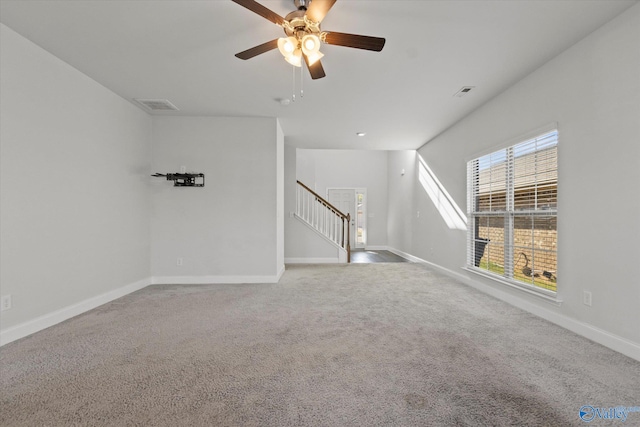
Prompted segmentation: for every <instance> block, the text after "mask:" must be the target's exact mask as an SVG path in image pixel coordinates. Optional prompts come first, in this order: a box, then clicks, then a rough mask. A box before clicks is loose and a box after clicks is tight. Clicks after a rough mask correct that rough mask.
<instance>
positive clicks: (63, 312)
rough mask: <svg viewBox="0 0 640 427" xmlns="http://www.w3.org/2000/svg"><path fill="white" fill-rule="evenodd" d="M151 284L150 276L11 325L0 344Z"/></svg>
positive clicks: (3, 332)
mask: <svg viewBox="0 0 640 427" xmlns="http://www.w3.org/2000/svg"><path fill="white" fill-rule="evenodd" d="M150 284H151V278H146V279H142V280H139V281H137V282H134V283H131V284H128V285H125V286H122V287H121V288H118V289H114V290H112V291H109V292H106V293H104V294H101V295H97V296H95V297H92V298H89V299H86V300H84V301H80V302H78V303H76V304H72V305H70V306H68V307H64V308H61V309H59V310H56V311H54V312H52V313H48V314H45V315H43V316H40V317H36V318H35V319H32V320H28V321H26V322H24V323H21V324H19V325H16V326H12V327H10V328H7V329H5V330H2V331H0V346H3V345H5V344H8V343H10V342H12V341H15V340H18V339H20V338H24V337H26V336H28V335H31V334H34V333H36V332H39V331H41V330H43V329H46V328H48V327H51V326H53V325H56V324H58V323H60V322H64V321H65V320H68V319H71V318H72V317H75V316H77V315H79V314H82V313H85V312H87V311H89V310H93V309H94V308H96V307H99V306H101V305H103V304H106V303H108V302H111V301H113V300H116V299H118V298H122V297H123V296H125V295H128V294H130V293H132V292H135V291H138V290H140V289H142V288H145V287H147V286H149V285H150Z"/></svg>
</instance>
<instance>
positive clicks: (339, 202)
mask: <svg viewBox="0 0 640 427" xmlns="http://www.w3.org/2000/svg"><path fill="white" fill-rule="evenodd" d="M327 196H328V200H329V203H331V204H332V205H333V206H335V207H336V208H338V210H339V211H340V212H342V213H343V214H345V215H346V214H350V215H351V223H350V224H349V233H350V236H351V247H355V244H354V242H355V241H356V239H355V223H356V222H355V221H356V217H355V213H356V190H355V189H354V188H331V189H329V190H328V194H327Z"/></svg>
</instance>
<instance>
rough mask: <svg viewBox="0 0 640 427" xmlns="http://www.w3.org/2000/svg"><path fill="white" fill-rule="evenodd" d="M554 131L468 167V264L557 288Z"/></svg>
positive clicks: (528, 283) (518, 280) (533, 284)
mask: <svg viewBox="0 0 640 427" xmlns="http://www.w3.org/2000/svg"><path fill="white" fill-rule="evenodd" d="M557 208H558V132H557V130H553V131H550V132H547V133H544V134H543V135H540V136H538V137H536V138H532V139H528V140H526V141H523V142H521V143H518V144H516V145H513V146H511V147H507V148H505V149H503V150H499V151H495V152H493V153H491V154H487V155H485V156H482V157H479V158H477V159H474V160H472V161H470V162H469V163H468V164H467V210H468V218H469V223H468V228H467V233H468V239H467V242H468V245H467V266H468V267H469V268H475V269H481V270H484V271H485V272H487V273H490V274H494V275H497V276H500V277H501V278H504V279H507V280H509V281H513V282H514V283H516V284H519V285H526V286H528V287H532V288H534V289H545V290H547V291H552V292H555V291H556V290H557V288H556V286H557V283H556V281H557Z"/></svg>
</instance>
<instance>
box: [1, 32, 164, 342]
mask: <svg viewBox="0 0 640 427" xmlns="http://www.w3.org/2000/svg"><path fill="white" fill-rule="evenodd" d="M0 30H1V37H0V42H1V48H0V55H1V57H0V92H1V93H2V103H1V104H0V105H1V111H0V116H1V117H2V125H1V126H0V143H1V146H0V147H1V148H0V151H1V156H0V157H1V166H0V171H1V174H2V175H1V179H0V184H1V190H0V195H1V196H0V197H1V199H0V212H1V218H0V227H1V234H2V239H1V245H2V246H1V248H0V256H1V261H0V264H1V265H2V269H1V272H0V274H1V275H0V278H1V279H0V283H1V286H0V287H1V292H2V295H12V300H13V308H12V309H10V310H7V311H4V312H2V314H1V323H2V331H7V330H9V329H11V328H12V327H14V326H16V325H18V324H23V323H24V322H28V321H34V319H38V318H40V317H42V316H47V315H51V313H57V312H58V311H59V310H62V309H65V308H68V307H74V306H75V305H77V304H79V303H81V302H83V301H86V300H87V299H91V298H95V297H96V296H99V295H103V294H108V293H110V292H114V291H117V290H118V289H121V288H122V287H126V286H129V285H132V284H135V283H136V282H138V281H140V280H143V279H148V277H149V254H150V235H149V214H150V197H149V188H148V186H149V173H150V170H151V168H150V158H151V119H150V117H149V116H148V115H147V114H146V113H144V112H143V111H141V110H140V109H138V108H136V107H135V106H133V105H131V104H130V103H129V102H127V101H125V100H123V99H122V98H120V97H118V96H117V95H115V94H114V93H112V92H110V91H108V90H107V89H105V88H104V87H103V86H101V85H99V84H98V83H96V82H95V81H93V80H91V79H90V78H89V77H87V76H85V75H84V74H81V73H80V72H78V71H77V70H76V69H74V68H72V67H71V66H69V65H68V64H66V63H64V62H62V61H61V60H59V59H58V58H56V57H54V56H52V55H51V54H49V53H48V52H46V51H44V50H43V49H41V48H40V47H38V46H36V45H34V44H33V43H31V42H30V41H28V40H27V39H25V38H23V37H22V36H20V35H18V34H16V33H15V32H13V31H12V30H10V29H9V28H7V27H6V26H4V25H0ZM140 286H144V284H142V285H140ZM113 296H114V295H112V297H113ZM102 302H105V301H102ZM84 308H87V307H84ZM79 310H80V311H81V310H82V308H79ZM73 313H74V312H71V314H73ZM75 314H77V312H75ZM36 323H37V322H36ZM43 325H46V326H48V325H47V321H46V320H45V321H44V323H43ZM33 327H34V328H36V329H37V328H38V325H34V326H33Z"/></svg>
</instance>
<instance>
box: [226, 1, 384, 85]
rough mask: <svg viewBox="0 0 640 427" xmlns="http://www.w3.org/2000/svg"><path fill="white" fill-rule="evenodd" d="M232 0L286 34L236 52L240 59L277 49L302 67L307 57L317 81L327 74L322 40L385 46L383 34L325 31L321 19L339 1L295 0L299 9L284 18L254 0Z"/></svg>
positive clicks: (360, 46)
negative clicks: (278, 27)
mask: <svg viewBox="0 0 640 427" xmlns="http://www.w3.org/2000/svg"><path fill="white" fill-rule="evenodd" d="M232 1H233V2H234V3H237V4H239V5H240V6H244V7H246V8H247V9H249V10H250V11H252V12H254V13H257V14H258V15H260V16H262V17H263V18H266V19H268V20H269V21H271V22H273V23H274V24H276V25H278V26H280V27H282V28H283V29H284V32H285V34H286V35H287V37H281V38H279V39H275V40H271V41H268V42H266V43H263V44H261V45H258V46H255V47H252V48H251V49H247V50H245V51H243V52H240V53H237V54H236V57H238V58H240V59H245V60H246V59H251V58H253V57H254V56H258V55H260V54H262V53H265V52H268V51H270V50H273V49H276V48H278V50H279V51H280V53H282V55H283V56H284V58H285V60H286V61H287V62H289V63H290V64H292V65H294V66H296V67H301V66H302V61H303V60H304V62H305V64H306V65H307V68H308V69H309V73H310V74H311V78H312V79H314V80H315V79H321V78H322V77H324V76H325V73H324V68H322V63H321V62H320V58H322V57H323V56H324V54H322V53H321V52H320V43H321V42H324V43H326V44H331V45H336V46H346V47H352V48H357V49H365V50H372V51H375V52H380V51H381V50H382V48H383V47H384V43H385V39H383V38H380V37H370V36H361V35H357V34H347V33H337V32H334V31H322V30H321V29H320V22H321V21H322V20H323V19H324V17H325V15H326V14H327V12H329V9H331V7H332V6H333V5H334V4H335V2H336V0H294V4H295V6H296V8H297V10H294V11H293V12H291V13H289V14H288V15H287V16H286V17H284V18H283V17H282V16H280V15H278V14H277V13H275V12H273V11H272V10H270V9H268V8H267V7H265V6H263V5H261V4H260V3H258V2H256V1H254V0H232Z"/></svg>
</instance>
